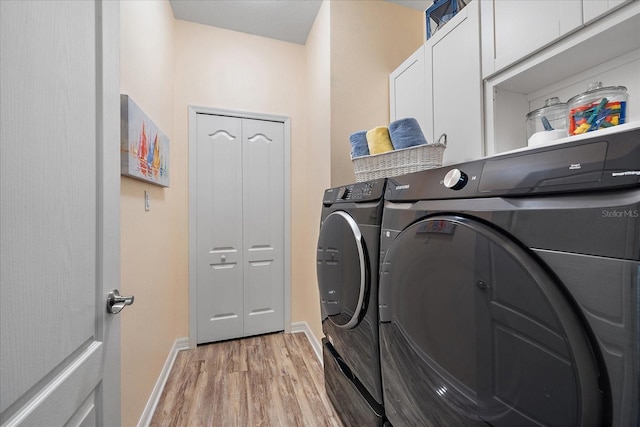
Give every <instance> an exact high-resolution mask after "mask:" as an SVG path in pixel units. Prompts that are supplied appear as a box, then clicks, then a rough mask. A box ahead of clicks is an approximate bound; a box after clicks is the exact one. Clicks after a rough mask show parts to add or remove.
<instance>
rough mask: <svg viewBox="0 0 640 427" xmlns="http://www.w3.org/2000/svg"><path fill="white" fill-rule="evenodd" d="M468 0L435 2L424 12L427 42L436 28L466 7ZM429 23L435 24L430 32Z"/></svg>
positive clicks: (436, 0) (439, 0) (441, 0)
mask: <svg viewBox="0 0 640 427" xmlns="http://www.w3.org/2000/svg"><path fill="white" fill-rule="evenodd" d="M468 2H469V0H435V1H434V2H433V4H432V5H431V6H429V8H427V10H426V11H425V15H426V18H427V19H426V21H427V40H429V39H430V38H431V36H432V35H433V33H435V32H436V31H437V30H438V28H440V27H441V26H442V25H444V24H445V23H447V21H449V20H450V19H451V18H453V17H454V16H455V15H456V13H458V11H460V10H462V8H463V7H465V6H466V5H467V3H468ZM431 21H433V22H435V24H436V25H435V27H434V29H433V31H431Z"/></svg>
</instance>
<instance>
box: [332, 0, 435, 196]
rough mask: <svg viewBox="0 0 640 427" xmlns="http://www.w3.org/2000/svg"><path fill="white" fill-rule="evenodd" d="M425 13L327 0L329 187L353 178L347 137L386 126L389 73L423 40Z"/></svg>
mask: <svg viewBox="0 0 640 427" xmlns="http://www.w3.org/2000/svg"><path fill="white" fill-rule="evenodd" d="M423 22H424V13H423V12H420V11H418V10H414V9H410V8H407V7H403V6H398V5H396V4H393V3H389V2H383V1H377V0H359V1H332V2H331V82H332V85H331V185H332V186H338V185H343V184H349V183H352V182H355V174H354V172H353V166H352V164H351V156H350V152H351V147H350V145H349V135H350V134H351V133H353V132H356V131H359V130H368V129H371V128H373V127H375V126H386V125H388V124H389V73H390V72H391V71H393V70H394V69H395V68H396V67H397V66H398V65H400V64H401V63H402V62H403V61H404V60H405V59H407V57H408V56H409V55H411V54H412V53H413V52H415V50H416V49H418V47H420V45H422V43H424V30H423V27H424V25H423Z"/></svg>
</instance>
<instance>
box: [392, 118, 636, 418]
mask: <svg viewBox="0 0 640 427" xmlns="http://www.w3.org/2000/svg"><path fill="white" fill-rule="evenodd" d="M385 199H386V201H385V207H384V215H383V225H382V237H381V243H380V244H381V251H382V252H381V258H382V259H383V262H382V266H381V272H380V300H379V303H380V322H381V323H380V345H381V366H382V382H383V391H384V397H385V412H386V416H387V417H388V419H389V421H390V422H391V423H392V424H393V425H394V426H395V427H399V426H417V425H424V426H453V425H455V426H462V425H479V426H480V425H482V426H486V425H492V426H509V427H511V426H534V425H535V426H539V425H555V426H587V425H593V426H599V425H614V426H638V425H639V423H640V421H639V415H638V413H639V410H638V405H639V402H640V400H639V399H640V396H639V390H638V388H639V387H640V368H639V364H640V352H639V347H640V339H639V337H640V320H639V316H640V314H639V307H640V129H637V128H635V129H633V128H631V129H630V130H627V131H625V132H619V133H606V132H605V133H600V134H599V135H593V136H591V135H590V136H587V137H584V138H582V139H578V140H576V141H574V142H571V143H565V144H560V145H556V146H550V147H542V148H537V149H533V150H527V151H521V152H514V153H508V154H504V155H500V156H495V157H489V158H484V159H480V160H478V161H473V162H468V163H463V164H459V165H455V166H452V167H448V168H440V169H433V170H428V171H424V172H418V173H414V174H410V175H406V176H403V177H397V178H390V179H389V181H388V183H387V191H386V194H385Z"/></svg>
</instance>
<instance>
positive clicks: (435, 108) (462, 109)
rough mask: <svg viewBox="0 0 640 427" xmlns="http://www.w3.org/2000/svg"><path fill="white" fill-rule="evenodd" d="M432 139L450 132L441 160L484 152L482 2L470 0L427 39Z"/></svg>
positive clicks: (471, 157) (460, 159)
mask: <svg viewBox="0 0 640 427" xmlns="http://www.w3.org/2000/svg"><path fill="white" fill-rule="evenodd" d="M426 46H427V51H426V57H427V58H430V61H428V62H430V66H428V67H427V73H426V74H427V99H428V100H430V102H429V105H428V107H427V113H428V114H431V116H432V117H433V126H431V127H430V128H429V129H432V132H433V134H432V137H431V141H435V140H436V139H437V138H438V137H439V136H440V135H441V134H443V133H445V134H447V149H446V150H445V153H444V159H443V162H444V163H447V164H451V163H457V162H462V161H467V160H471V159H476V158H479V157H481V156H482V154H483V153H482V151H483V133H482V78H481V75H480V61H481V59H480V17H479V8H478V2H471V3H469V4H468V5H467V6H466V7H465V8H464V9H462V10H461V11H460V12H459V13H458V15H456V16H455V17H454V18H453V19H452V20H451V21H449V22H448V23H447V25H445V26H444V27H442V29H441V30H439V31H438V32H437V33H436V34H435V35H434V36H433V37H432V38H431V39H430V40H429V41H428V42H427V43H426Z"/></svg>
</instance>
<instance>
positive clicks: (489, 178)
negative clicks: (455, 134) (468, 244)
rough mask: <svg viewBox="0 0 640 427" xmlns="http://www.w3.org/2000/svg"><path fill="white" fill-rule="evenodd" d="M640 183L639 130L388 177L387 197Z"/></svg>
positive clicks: (525, 193) (417, 197) (563, 190)
mask: <svg viewBox="0 0 640 427" xmlns="http://www.w3.org/2000/svg"><path fill="white" fill-rule="evenodd" d="M638 186H640V128H633V129H631V130H628V131H624V132H619V133H611V134H607V135H600V136H595V137H590V138H585V139H582V140H579V141H572V142H567V143H563V144H558V145H554V146H546V147H540V148H536V149H531V150H523V151H518V152H513V153H505V154H500V155H496V156H493V157H486V158H483V159H478V160H475V161H470V162H466V163H459V164H457V165H451V166H445V167H441V168H437V169H427V170H424V171H421V172H415V173H411V174H407V175H402V176H398V177H393V178H389V179H388V182H387V190H386V194H385V200H388V201H394V202H401V201H416V200H436V199H461V198H469V199H471V198H479V197H505V196H517V197H525V196H529V195H538V194H551V193H570V192H571V193H573V192H581V191H593V190H599V191H601V190H609V189H616V188H629V187H638Z"/></svg>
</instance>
